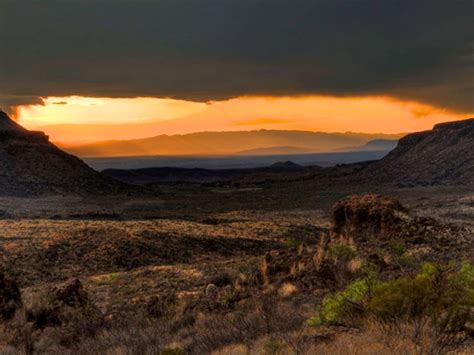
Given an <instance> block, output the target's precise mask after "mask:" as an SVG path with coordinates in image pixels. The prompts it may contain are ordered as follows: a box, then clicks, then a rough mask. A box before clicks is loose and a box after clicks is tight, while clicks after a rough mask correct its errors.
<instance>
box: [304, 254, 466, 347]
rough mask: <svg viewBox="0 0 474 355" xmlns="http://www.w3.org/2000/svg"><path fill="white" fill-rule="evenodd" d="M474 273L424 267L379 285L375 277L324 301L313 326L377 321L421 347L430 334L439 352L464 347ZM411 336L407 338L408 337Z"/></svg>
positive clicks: (366, 279)
mask: <svg viewBox="0 0 474 355" xmlns="http://www.w3.org/2000/svg"><path fill="white" fill-rule="evenodd" d="M473 307H474V267H473V265H472V264H470V263H468V262H465V263H463V264H462V265H461V266H460V267H454V266H440V265H435V264H432V263H426V264H423V265H422V267H421V269H420V270H419V272H418V273H416V274H413V275H409V276H405V277H401V278H398V279H395V280H389V281H383V282H382V281H379V280H377V279H376V278H375V277H374V276H373V275H369V276H368V277H367V278H365V279H361V280H357V281H355V282H353V283H351V284H350V285H349V286H348V287H347V288H346V289H345V290H344V291H341V292H338V293H336V294H334V295H329V296H327V297H326V298H324V300H323V302H322V304H321V307H320V310H319V314H318V315H317V316H316V317H313V318H311V319H310V320H309V321H308V324H309V325H313V326H320V325H336V324H341V325H350V326H352V325H355V324H356V325H357V324H361V323H362V321H363V320H372V321H375V322H376V323H377V324H379V325H381V326H382V327H383V328H384V329H386V330H387V332H390V333H391V334H398V335H402V334H401V333H402V330H403V329H410V332H411V334H410V335H409V336H410V338H411V339H412V340H413V341H414V342H415V343H416V344H417V345H419V344H420V342H421V340H422V338H423V336H426V335H427V334H429V336H430V337H431V340H432V344H433V345H432V347H433V349H436V351H438V352H443V351H444V350H446V349H448V348H450V347H452V346H454V345H456V344H458V343H459V342H460V341H461V339H463V337H462V336H461V337H460V334H461V333H462V332H463V331H464V328H465V326H466V325H467V324H468V323H470V322H472V321H473V320H474V317H473ZM405 335H406V334H405Z"/></svg>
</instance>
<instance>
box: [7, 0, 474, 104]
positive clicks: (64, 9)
mask: <svg viewBox="0 0 474 355" xmlns="http://www.w3.org/2000/svg"><path fill="white" fill-rule="evenodd" d="M473 13H474V1H472V0H456V1H447V0H429V1H428V0H425V1H422V0H397V1H394V0H386V1H376V0H356V1H347V0H319V1H317V0H313V1H311V0H199V1H198V0H157V1H151V0H133V1H132V0H94V1H92V0H67V1H54V0H42V1H34V0H2V1H1V4H0V44H1V45H0V105H3V106H10V105H17V104H18V103H22V104H24V103H37V102H38V100H39V97H45V96H67V95H83V96H108V97H136V96H154V97H173V98H179V99H187V100H197V101H207V100H220V99H226V98H231V97H236V96H242V95H278V96H280V95H308V94H324V95H325V94H327V95H336V96H348V95H350V96H359V95H362V96H363V95H390V96H395V97H398V98H403V99H409V100H417V101H422V102H426V103H429V104H433V105H436V106H441V107H445V108H448V109H453V110H457V111H460V112H474V100H473V97H474V52H473V51H474V26H472V16H473Z"/></svg>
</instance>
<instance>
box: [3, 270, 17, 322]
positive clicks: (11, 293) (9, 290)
mask: <svg viewBox="0 0 474 355" xmlns="http://www.w3.org/2000/svg"><path fill="white" fill-rule="evenodd" d="M21 304H22V302H21V293H20V289H19V288H18V285H17V283H16V282H15V280H14V279H12V278H10V277H8V276H6V275H5V274H4V273H2V272H0V320H3V321H5V320H9V319H10V318H11V317H13V315H14V314H15V311H16V310H17V309H18V308H19V307H21Z"/></svg>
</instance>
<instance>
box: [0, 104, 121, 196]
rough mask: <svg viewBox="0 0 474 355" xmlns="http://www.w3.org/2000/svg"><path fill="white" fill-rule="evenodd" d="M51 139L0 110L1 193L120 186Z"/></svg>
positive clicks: (104, 189)
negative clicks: (15, 120) (25, 126)
mask: <svg viewBox="0 0 474 355" xmlns="http://www.w3.org/2000/svg"><path fill="white" fill-rule="evenodd" d="M119 187H120V186H119V183H116V182H113V181H111V180H109V179H108V178H106V177H104V176H102V175H101V174H99V173H98V172H96V171H95V170H93V169H91V168H90V167H89V166H87V165H86V164H85V163H84V162H83V161H82V160H80V159H79V158H76V157H75V156H73V155H70V154H67V153H65V152H63V151H62V150H60V149H59V148H57V147H56V146H55V145H54V144H52V143H50V142H49V138H48V136H47V135H45V134H44V133H43V132H34V131H28V130H26V129H25V128H23V127H21V126H20V125H18V124H17V123H16V122H14V121H13V120H12V119H10V117H8V115H7V114H6V113H4V112H0V195H36V194H43V193H110V192H113V191H115V190H117V188H119Z"/></svg>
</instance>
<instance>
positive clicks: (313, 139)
mask: <svg viewBox="0 0 474 355" xmlns="http://www.w3.org/2000/svg"><path fill="white" fill-rule="evenodd" d="M402 136H403V134H366V133H323V132H309V131H280V130H258V131H239V132H200V133H191V134H185V135H171V136H169V135H160V136H156V137H151V138H144V139H134V140H122V141H104V142H98V143H92V144H87V145H80V146H64V147H63V148H64V149H65V150H66V151H68V152H70V153H72V154H75V155H78V156H81V157H101V156H102V157H117V156H151V155H234V154H235V155H284V154H305V153H318V152H331V151H342V150H344V149H346V150H348V149H349V148H347V147H351V149H353V150H385V149H386V145H384V144H378V145H377V143H374V142H391V143H390V144H389V145H390V147H393V145H394V144H395V143H393V142H394V141H396V140H397V139H399V138H400V137H402ZM380 146H383V149H381V147H380Z"/></svg>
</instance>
